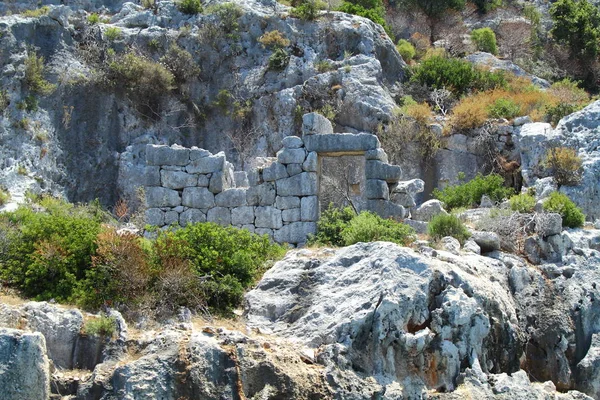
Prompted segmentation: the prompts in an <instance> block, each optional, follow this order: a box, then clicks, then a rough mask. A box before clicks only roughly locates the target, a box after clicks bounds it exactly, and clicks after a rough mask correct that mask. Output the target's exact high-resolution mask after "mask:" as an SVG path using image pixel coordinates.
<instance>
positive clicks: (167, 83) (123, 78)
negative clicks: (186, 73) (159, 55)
mask: <svg viewBox="0 0 600 400" xmlns="http://www.w3.org/2000/svg"><path fill="white" fill-rule="evenodd" d="M108 68H109V77H110V79H111V80H112V81H113V82H114V83H115V85H116V86H118V87H124V88H125V89H127V90H129V91H130V92H132V93H133V94H134V95H136V98H138V99H140V100H142V101H154V100H158V99H160V97H161V96H164V95H165V94H166V93H168V92H169V91H171V90H172V89H174V87H175V86H174V81H175V77H174V76H173V74H172V73H171V71H169V70H168V69H167V68H165V67H164V66H163V65H161V64H160V63H157V62H154V61H152V60H150V59H147V58H145V57H141V56H137V55H135V54H134V53H127V54H125V55H124V56H120V57H118V58H117V59H115V60H114V61H112V62H111V63H110V64H109V67H108Z"/></svg>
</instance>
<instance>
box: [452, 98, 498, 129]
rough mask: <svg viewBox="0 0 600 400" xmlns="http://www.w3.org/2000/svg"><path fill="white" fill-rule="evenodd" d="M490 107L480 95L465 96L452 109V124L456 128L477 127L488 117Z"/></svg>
mask: <svg viewBox="0 0 600 400" xmlns="http://www.w3.org/2000/svg"><path fill="white" fill-rule="evenodd" d="M488 110H489V109H488V107H487V106H486V103H484V102H481V101H480V99H479V97H478V96H468V97H465V98H463V99H462V100H461V101H460V102H459V103H458V104H457V105H456V106H454V108H453V109H452V117H451V120H450V121H451V122H450V123H451V125H452V127H453V128H454V129H456V130H468V129H475V128H478V127H480V126H483V124H485V122H486V121H487V119H488Z"/></svg>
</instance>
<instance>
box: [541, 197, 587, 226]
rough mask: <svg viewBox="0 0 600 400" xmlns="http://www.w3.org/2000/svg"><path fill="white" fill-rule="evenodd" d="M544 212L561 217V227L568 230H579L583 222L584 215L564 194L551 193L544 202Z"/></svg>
mask: <svg viewBox="0 0 600 400" xmlns="http://www.w3.org/2000/svg"><path fill="white" fill-rule="evenodd" d="M544 211H546V212H554V213H558V214H560V215H561V216H562V225H563V226H564V227H568V228H579V227H582V226H583V223H584V222H585V215H584V214H583V212H582V211H581V209H580V208H579V207H577V205H575V203H573V201H572V200H571V199H569V197H568V196H567V195H566V194H563V193H559V192H553V193H552V194H551V195H550V197H549V198H548V199H547V200H546V201H544Z"/></svg>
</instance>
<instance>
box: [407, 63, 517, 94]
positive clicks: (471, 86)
mask: <svg viewBox="0 0 600 400" xmlns="http://www.w3.org/2000/svg"><path fill="white" fill-rule="evenodd" d="M411 79H412V80H413V81H416V82H419V83H420V84H422V85H427V86H429V87H431V88H434V89H444V88H446V89H448V90H450V91H451V92H452V93H453V94H454V95H456V96H457V97H460V96H462V95H464V94H466V93H468V92H469V91H471V90H479V91H483V90H489V89H493V88H499V87H506V86H507V80H506V77H505V76H504V73H503V72H501V71H497V72H490V71H486V70H483V69H479V68H475V67H474V66H473V65H472V64H471V63H469V62H468V61H464V60H459V59H456V58H446V57H444V56H433V57H429V58H428V59H426V60H424V61H423V62H421V63H420V64H419V65H417V66H416V67H415V68H414V69H413V76H412V78H411Z"/></svg>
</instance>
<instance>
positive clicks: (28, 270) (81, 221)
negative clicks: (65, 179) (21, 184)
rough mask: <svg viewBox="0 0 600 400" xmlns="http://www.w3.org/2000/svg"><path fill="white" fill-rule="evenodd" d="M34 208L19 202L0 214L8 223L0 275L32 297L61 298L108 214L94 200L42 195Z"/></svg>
mask: <svg viewBox="0 0 600 400" xmlns="http://www.w3.org/2000/svg"><path fill="white" fill-rule="evenodd" d="M40 206H41V207H43V208H44V209H45V212H35V211H33V210H32V209H31V208H29V207H25V206H21V207H20V208H19V209H17V210H16V211H14V212H10V213H6V214H3V215H2V216H1V218H2V219H4V220H5V221H7V222H9V223H10V224H12V225H13V226H14V229H12V230H11V231H10V232H9V233H7V235H8V237H9V239H10V240H9V242H10V244H9V245H8V248H7V250H6V256H7V257H6V259H5V260H3V261H2V262H1V263H0V278H2V279H4V280H6V281H7V282H8V283H10V284H11V285H13V286H15V287H16V288H17V289H20V290H21V291H22V292H23V293H24V294H25V295H26V296H30V297H35V298H36V299H38V300H50V299H52V298H54V299H56V300H58V301H67V300H69V299H71V298H72V296H73V294H74V290H75V288H76V286H77V283H78V282H79V281H80V280H82V279H83V278H84V277H85V272H86V270H87V269H88V268H89V266H90V264H91V262H92V255H93V254H94V253H95V251H96V236H97V235H98V233H99V232H100V225H101V223H102V222H104V221H107V220H108V217H107V216H106V214H105V213H103V212H102V211H101V210H100V208H99V205H97V204H93V205H90V206H74V205H71V204H67V203H65V202H63V201H60V200H56V199H52V198H44V199H42V200H41V201H40Z"/></svg>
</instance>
